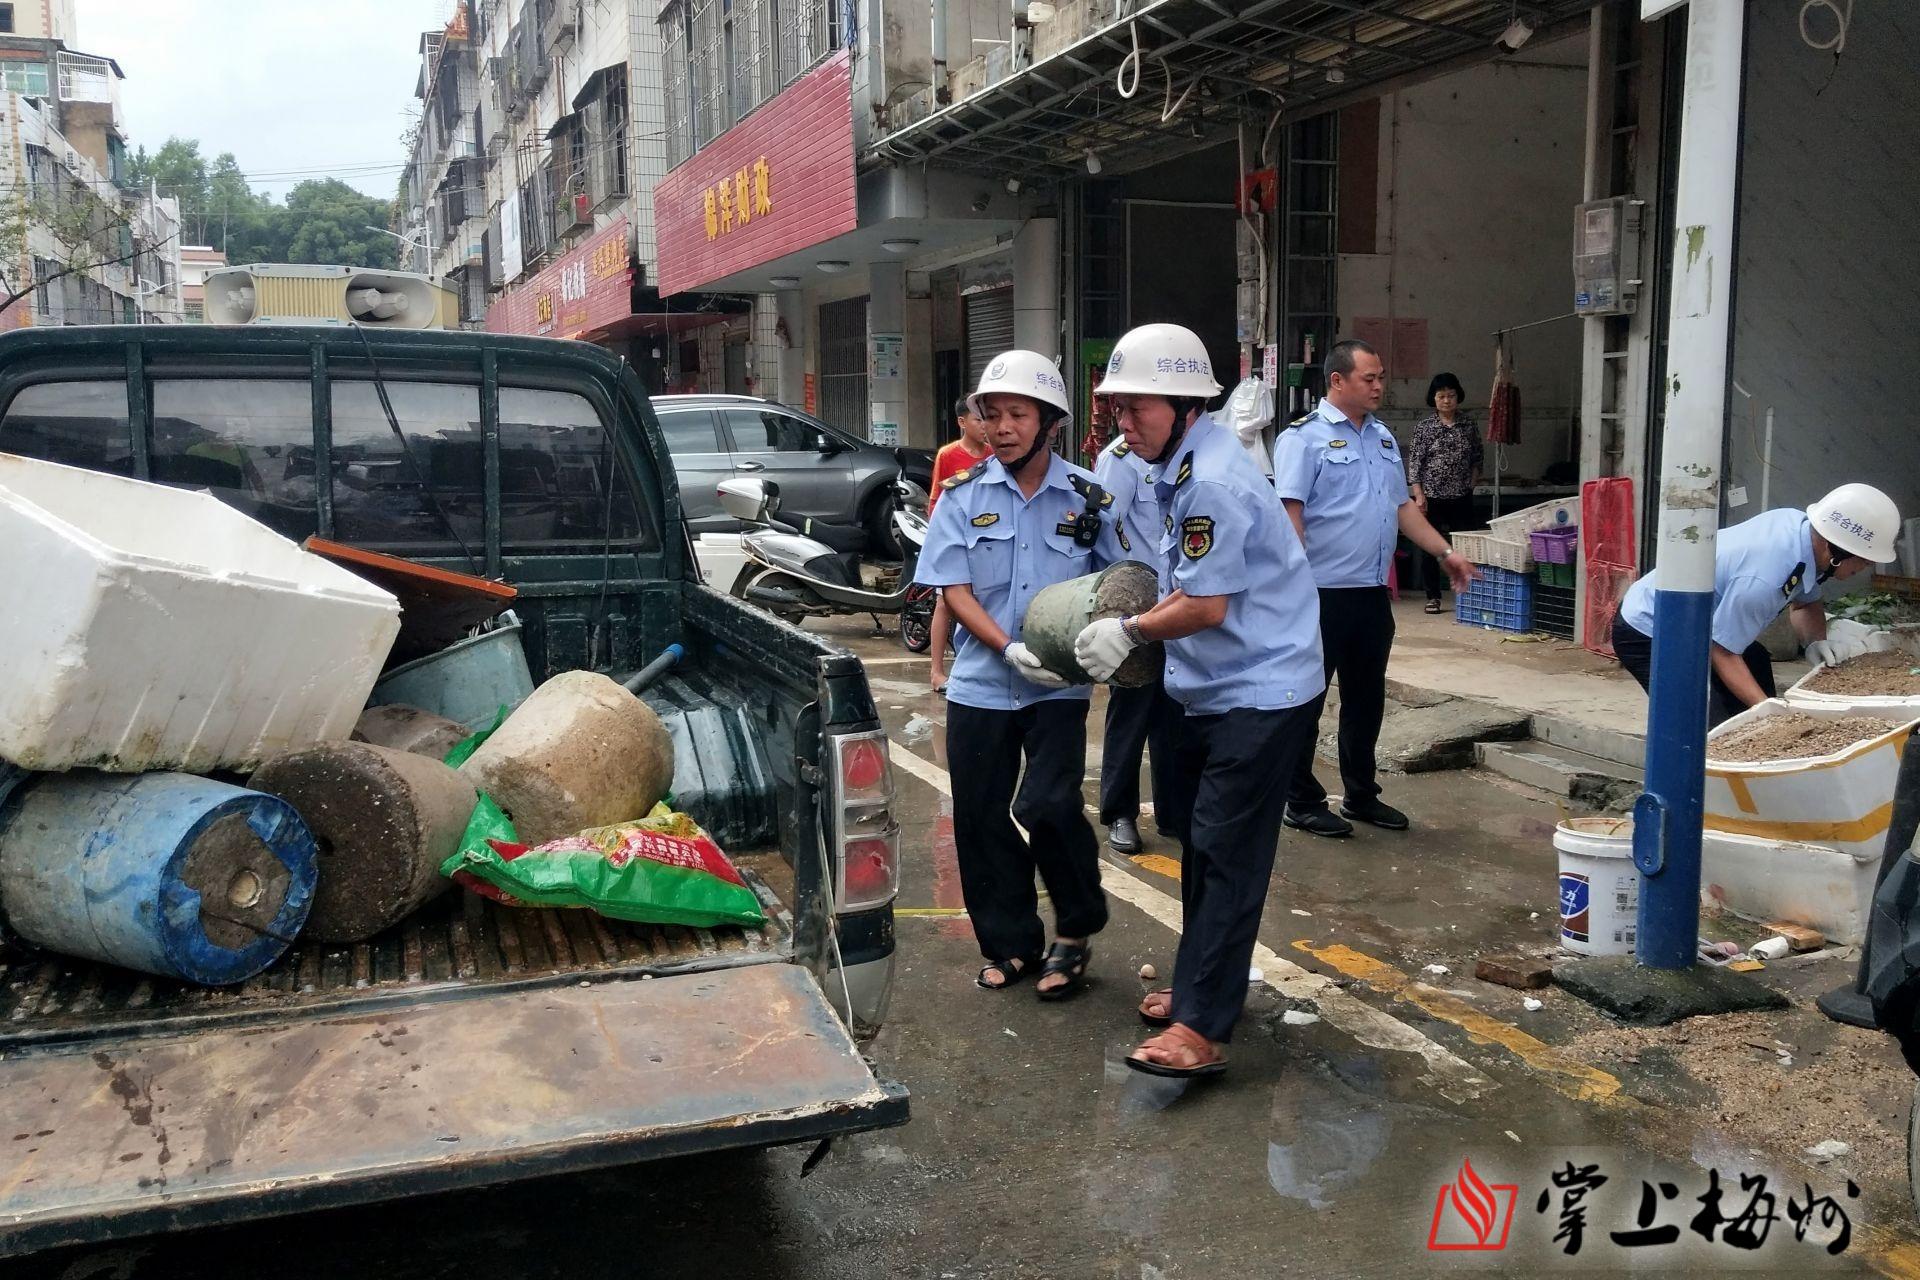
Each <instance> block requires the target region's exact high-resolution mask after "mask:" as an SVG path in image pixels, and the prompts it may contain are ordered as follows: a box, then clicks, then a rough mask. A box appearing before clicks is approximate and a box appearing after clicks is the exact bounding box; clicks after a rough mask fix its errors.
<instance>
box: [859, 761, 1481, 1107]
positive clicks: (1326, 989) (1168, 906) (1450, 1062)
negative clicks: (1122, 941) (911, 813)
mask: <svg viewBox="0 0 1920 1280" xmlns="http://www.w3.org/2000/svg"><path fill="white" fill-rule="evenodd" d="M892 755H893V762H894V764H896V765H898V766H899V767H900V768H902V769H904V770H905V771H906V772H908V773H910V774H912V775H913V776H914V777H916V778H919V779H920V780H921V781H922V782H925V783H926V784H927V785H929V786H931V787H933V788H934V789H935V790H936V791H938V792H939V793H940V794H941V795H943V796H946V797H947V798H948V799H949V800H951V799H952V798H953V783H952V779H951V778H950V777H949V776H948V774H947V771H946V770H945V769H942V768H940V767H939V766H938V765H935V764H931V763H929V762H928V761H926V760H923V759H921V758H920V757H919V756H918V755H916V754H914V753H913V752H911V751H908V750H907V749H906V748H904V747H902V746H901V745H900V744H899V743H897V742H896V743H894V744H892ZM1143 807H1144V806H1143ZM1100 882H1101V884H1102V886H1103V887H1105V889H1106V890H1107V892H1108V893H1111V894H1112V895H1113V896H1114V897H1116V898H1118V899H1120V900H1121V901H1122V902H1125V903H1126V904H1128V905H1129V906H1132V907H1137V908H1138V909H1139V910H1141V911H1143V912H1145V913H1146V915H1147V916H1148V917H1150V918H1151V919H1153V920H1155V921H1157V922H1159V923H1160V924H1163V925H1165V926H1166V927H1167V928H1169V929H1171V930H1173V932H1174V934H1175V935H1176V936H1178V935H1179V934H1180V933H1181V932H1182V924H1183V922H1182V920H1181V912H1180V902H1179V899H1177V898H1174V897H1172V896H1171V895H1169V894H1166V893H1163V892H1161V891H1160V890H1159V889H1156V888H1154V887H1153V886H1152V885H1150V884H1148V883H1146V882H1145V881H1144V880H1141V879H1139V878H1137V877H1136V876H1134V875H1133V874H1132V873H1131V872H1129V871H1127V870H1125V869H1123V868H1121V867H1118V866H1115V865H1114V864H1112V863H1109V862H1107V861H1105V860H1102V861H1101V863H1100ZM1253 962H1254V964H1256V965H1258V966H1259V967H1260V969H1261V970H1262V977H1261V981H1262V982H1264V983H1265V984H1266V985H1267V986H1269V987H1272V988H1273V989H1274V990H1275V991H1277V992H1279V993H1280V994H1281V995H1283V996H1286V997H1288V998H1289V999H1294V1000H1311V1001H1313V1003H1314V1004H1315V1005H1316V1006H1317V1007H1318V1008H1319V1010H1320V1014H1321V1016H1322V1017H1323V1018H1324V1019H1325V1020H1326V1022H1327V1023H1328V1025H1330V1026H1333V1027H1337V1028H1338V1029H1339V1030H1341V1031H1343V1032H1345V1033H1346V1034H1347V1035H1350V1036H1352V1037H1353V1038H1354V1039H1355V1040H1358V1041H1359V1042H1360V1043H1361V1044H1364V1045H1366V1046H1368V1047H1369V1048H1373V1049H1390V1050H1394V1051H1397V1052H1400V1053H1412V1054H1418V1055H1419V1056H1420V1057H1421V1059H1423V1060H1424V1061H1425V1062H1426V1064H1427V1071H1426V1073H1425V1075H1424V1076H1423V1077H1422V1079H1423V1080H1424V1081H1425V1082H1426V1083H1427V1084H1429V1085H1430V1086H1431V1087H1432V1088H1433V1089H1434V1091H1435V1092H1437V1093H1439V1094H1440V1095H1441V1096H1442V1097H1444V1098H1448V1099H1450V1100H1452V1101H1454V1102H1465V1101H1467V1100H1469V1099H1471V1098H1476V1097H1479V1096H1480V1095H1481V1094H1483V1093H1486V1092H1488V1091H1489V1090H1491V1089H1494V1088H1497V1087H1498V1086H1497V1085H1496V1084H1495V1083H1494V1082H1493V1081H1492V1080H1490V1079H1488V1078H1487V1077H1486V1076H1484V1075H1482V1074H1481V1073H1480V1072H1479V1071H1478V1070H1477V1069H1476V1068H1475V1067H1474V1066H1473V1064H1472V1063H1470V1062H1468V1061H1467V1060H1466V1059H1464V1058H1461V1057H1459V1056H1458V1055H1457V1054H1454V1053H1452V1052H1450V1051H1448V1050H1447V1049H1445V1048H1443V1047H1441V1046H1440V1045H1438V1044H1435V1043H1434V1042H1433V1041H1432V1040H1429V1039H1428V1038H1427V1037H1426V1036H1424V1035H1422V1034H1420V1032H1418V1031H1416V1030H1414V1029H1413V1028H1412V1027H1410V1026H1408V1025H1407V1024H1406V1023H1404V1022H1402V1021H1400V1020H1399V1019H1398V1018H1395V1017H1393V1016H1391V1015H1389V1014H1386V1013H1382V1012H1381V1011H1380V1010H1378V1009H1375V1008H1374V1007H1373V1006H1372V1005H1370V1004H1367V1003H1366V1002H1365V1001H1363V1000H1361V999H1360V998H1359V997H1357V996H1354V995H1350V994H1348V993H1347V992H1346V991H1345V990H1343V989H1341V988H1340V987H1338V986H1336V985H1334V982H1333V979H1331V978H1328V977H1324V976H1322V975H1320V974H1317V973H1315V972H1313V971H1312V970H1311V969H1305V968H1302V967H1301V966H1299V965H1297V964H1295V963H1294V962H1293V961H1291V960H1289V959H1287V958H1286V957H1285V956H1282V955H1280V954H1278V953H1277V952H1275V951H1274V950H1273V949H1272V948H1271V947H1268V946H1266V945H1265V944H1263V943H1258V942H1256V943H1255V944H1254V948H1253Z"/></svg>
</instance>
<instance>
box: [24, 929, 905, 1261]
mask: <svg viewBox="0 0 1920 1280" xmlns="http://www.w3.org/2000/svg"><path fill="white" fill-rule="evenodd" d="M906 1114H907V1100H906V1096H905V1094H904V1092H903V1091H901V1090H900V1089H898V1088H897V1087H895V1086H891V1085H887V1084H883V1083H881V1082H879V1081H876V1080H875V1079H874V1076H873V1074H872V1072H871V1071H870V1070H869V1069H868V1067H867V1065H866V1063H865V1062H864V1061H863V1060H862V1059H861V1057H860V1055H859V1052H858V1050H857V1049H856V1048H855V1046H854V1043H853V1041H852V1039H851V1038H850V1037H849V1036H848V1034H847V1032H846V1030H845V1028H843V1027H842V1026H841V1025H840V1023H839V1021H838V1019H836V1018H835V1016H834V1014H833V1011H832V1009H831V1008H830V1007H829V1006H828V1004H827V1001H826V999H825V997H824V996H823V995H822V994H821V992H820V989H819V987H818V986H817V985H816V984H815V983H814V980H813V978H812V977H811V976H810V975H809V974H808V973H807V972H806V971H805V970H804V969H802V968H800V967H799V966H797V965H791V964H760V965H753V966H750V967H747V968H742V969H734V970H724V971H718V972H712V973H694V974H686V975H681V976H677V977H668V978H657V979H650V980H633V981H624V982H607V983H600V984H596V985H592V986H588V985H586V984H582V985H580V986H573V987H564V988H558V989H551V990H539V991H520V992H514V993H510V994H494V995H488V996H483V997H476V998H473V999H468V1000H457V1001H442V1002H437V1003H421V1004H417V1005H408V1006H400V1007H397V1008H383V1009H379V1010H370V1011H367V1012H363V1013H359V1014H354V1015H350V1016H336V1017H318V1018H313V1019H310V1020H306V1021H300V1022H294V1023H288V1024H280V1025H276V1026H273V1027H269V1028H220V1029H217V1030H206V1031H202V1032H200V1033H198V1034H194V1035H188V1036H178V1037H170V1038H155V1039H148V1040H130V1041H122V1042H117V1043H108V1044H99V1043H94V1044H89V1045H85V1046H80V1047H74V1048H70V1049H66V1050H62V1051H51V1050H48V1051H39V1052H32V1053H26V1054H21V1055H18V1056H15V1057H12V1058H9V1059H6V1060H3V1061H0V1254H13V1253H22V1252H27V1251H30V1250H34V1249H40V1248H46V1247H51V1246H53V1245H58V1244H66V1243H73V1242H80V1241H89V1240H100V1239H105V1238H109V1237H114V1236H123V1235H134V1234H139V1233H143V1232H147V1231H153V1230H158V1229H161V1228H174V1227H179V1226H186V1225H191V1224H197V1223H205V1222H224V1221H233V1220H236V1219H240V1218H249V1217H263V1216H267V1215H271V1214H276V1213H287V1212H294V1211H298V1210H303V1209H308V1208H319V1207H323V1206H330V1205H339V1204H351V1203H360V1202H365V1201H369V1200H377V1199H384V1198H388V1197H391V1196H395V1195H400V1194H410V1193H415V1192H425V1191H434V1190H443V1189H446V1188H449V1187H456V1186H467V1185H473V1184H477V1183H486V1182H499V1181H505V1180H508V1179H511V1178H519V1177H528V1176H533V1175H537V1174H546V1173H553V1172H557V1171H561V1170H566V1169H575V1168H591V1167H602V1166H606V1165H612V1164H620V1163H627V1162H632V1161H637V1160H645V1159H652V1158H656V1157H659V1156H666V1155H677V1154H681V1153H684V1152H689V1151H697V1150H712V1149H717V1148H722V1147H745V1146H762V1145H767V1144H770V1143H777V1142H794V1141H803V1140H808V1139H813V1138H818V1137H824V1136H827V1135H830V1134H833V1133H840V1132H851V1131H855V1130H860V1129H870V1128H877V1127H880V1126H883V1125H888V1124H899V1123H901V1122H903V1121H904V1120H905V1119H906Z"/></svg>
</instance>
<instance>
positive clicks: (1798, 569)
mask: <svg viewBox="0 0 1920 1280" xmlns="http://www.w3.org/2000/svg"><path fill="white" fill-rule="evenodd" d="M1806 571H1807V562H1806V561H1805V560H1802V561H1801V562H1800V563H1799V564H1796V565H1795V566H1793V572H1792V573H1790V574H1788V575H1787V580H1786V581H1785V582H1783V583H1781V584H1780V594H1781V595H1783V596H1785V597H1786V598H1787V599H1789V600H1791V599H1793V593H1794V592H1796V591H1798V590H1799V589H1800V579H1801V576H1802V575H1803V574H1805V573H1806Z"/></svg>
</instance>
